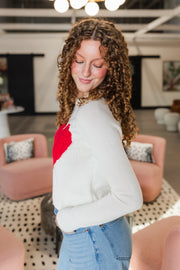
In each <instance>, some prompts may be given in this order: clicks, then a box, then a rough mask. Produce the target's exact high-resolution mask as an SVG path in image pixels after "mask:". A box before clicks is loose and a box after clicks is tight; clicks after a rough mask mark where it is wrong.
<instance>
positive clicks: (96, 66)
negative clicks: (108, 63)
mask: <svg viewBox="0 0 180 270" xmlns="http://www.w3.org/2000/svg"><path fill="white" fill-rule="evenodd" d="M93 66H94V67H95V68H102V67H103V65H100V66H98V65H93Z"/></svg>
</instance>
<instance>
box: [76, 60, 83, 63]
mask: <svg viewBox="0 0 180 270" xmlns="http://www.w3.org/2000/svg"><path fill="white" fill-rule="evenodd" d="M75 63H77V64H83V63H84V62H83V61H77V60H75Z"/></svg>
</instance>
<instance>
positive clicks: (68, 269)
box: [57, 217, 132, 270]
mask: <svg viewBox="0 0 180 270" xmlns="http://www.w3.org/2000/svg"><path fill="white" fill-rule="evenodd" d="M131 253H132V242H131V231H130V228H129V225H128V222H127V220H126V218H125V217H121V218H118V219H116V220H113V221H111V222H108V223H105V224H103V225H100V226H91V227H87V228H80V229H77V230H76V231H75V232H74V233H72V234H67V233H63V241H62V245H61V249H60V256H59V261H58V266H57V270H128V269H129V262H130V258H131Z"/></svg>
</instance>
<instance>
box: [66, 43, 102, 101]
mask: <svg viewBox="0 0 180 270" xmlns="http://www.w3.org/2000/svg"><path fill="white" fill-rule="evenodd" d="M100 46H101V43H100V41H95V40H90V39H89V40H83V41H82V42H81V47H80V48H79V49H78V50H77V52H76V54H75V60H74V62H73V63H72V66H71V74H72V77H73V80H74V82H75V84H76V86H77V89H78V98H82V97H85V96H88V94H89V91H91V90H92V89H94V88H96V87H97V86H98V85H100V84H101V83H102V81H103V80H104V78H105V76H106V72H107V66H106V63H105V61H104V56H105V48H104V50H103V49H101V53H100Z"/></svg>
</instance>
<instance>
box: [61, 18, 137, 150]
mask: <svg viewBox="0 0 180 270" xmlns="http://www.w3.org/2000/svg"><path fill="white" fill-rule="evenodd" d="M88 39H91V40H96V41H100V43H101V46H102V47H105V48H106V55H105V57H104V59H105V62H106V64H107V67H108V70H107V73H106V77H105V79H104V81H103V82H102V83H101V84H100V85H99V86H98V87H97V88H96V89H93V90H91V91H90V92H89V96H88V97H86V98H82V100H81V104H83V103H84V102H87V101H88V100H97V99H100V98H102V97H103V98H104V99H105V101H106V102H107V104H108V106H109V108H110V110H111V112H112V114H113V116H114V118H115V119H116V120H117V121H119V122H120V123H121V127H122V132H123V141H124V140H126V141H127V145H129V144H130V142H131V140H132V138H134V137H135V135H136V134H137V133H138V128H137V126H136V123H135V116H134V114H133V111H132V107H131V104H130V99H131V72H130V67H129V56H128V48H127V43H126V41H125V40H124V36H123V35H122V33H121V31H120V30H118V29H117V28H116V27H115V25H114V24H113V23H112V22H109V21H106V20H101V19H96V18H91V19H84V20H81V21H79V22H77V23H75V25H74V26H73V27H72V29H71V30H70V32H69V36H68V38H67V39H66V41H65V45H64V47H63V50H62V53H61V54H60V55H59V56H58V59H57V63H58V68H59V84H58V93H57V99H58V101H59V105H60V111H59V112H58V113H57V126H60V125H62V124H65V123H67V122H68V120H69V118H70V116H71V114H72V112H73V109H74V106H75V102H76V99H77V94H78V90H77V87H76V85H75V83H74V80H73V78H72V76H71V65H72V63H73V61H74V59H75V54H76V51H77V50H78V49H79V48H80V46H81V42H82V41H83V40H88ZM100 49H101V47H100Z"/></svg>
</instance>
